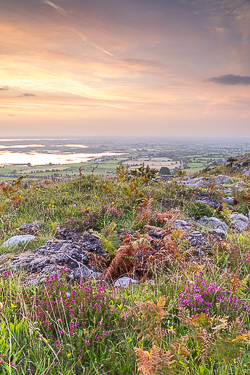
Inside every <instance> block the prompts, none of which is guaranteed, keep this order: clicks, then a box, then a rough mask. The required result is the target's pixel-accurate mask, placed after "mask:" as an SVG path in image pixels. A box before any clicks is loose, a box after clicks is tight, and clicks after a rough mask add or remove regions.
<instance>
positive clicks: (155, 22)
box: [0, 0, 250, 137]
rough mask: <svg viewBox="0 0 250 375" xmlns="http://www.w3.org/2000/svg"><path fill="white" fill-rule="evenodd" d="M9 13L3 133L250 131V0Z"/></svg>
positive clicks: (78, 2) (4, 6) (1, 40)
mask: <svg viewBox="0 0 250 375" xmlns="http://www.w3.org/2000/svg"><path fill="white" fill-rule="evenodd" d="M0 9H1V12H0V59H1V61H0V134H1V136H2V137H3V136H26V137H27V136H28V137H31V136H50V135H51V136H77V135H81V136H84V135H86V136H95V135H98V136H110V135H115V136H125V135H126V136H133V135H135V136H140V135H143V136H157V137H161V136H164V137H166V136H170V137H172V136H191V137H194V136H209V137H215V136H220V137H238V136H241V137H250V0H91V1H90V0H88V1H87V0H0Z"/></svg>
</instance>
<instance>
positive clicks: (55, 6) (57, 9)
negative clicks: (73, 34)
mask: <svg viewBox="0 0 250 375" xmlns="http://www.w3.org/2000/svg"><path fill="white" fill-rule="evenodd" d="M42 2H43V3H44V4H47V5H50V6H51V7H52V8H54V9H55V10H56V11H57V12H59V13H60V14H62V15H63V16H65V17H69V16H68V14H67V12H66V11H65V10H64V9H63V8H61V7H59V6H58V5H56V4H54V3H52V2H51V1H49V0H42Z"/></svg>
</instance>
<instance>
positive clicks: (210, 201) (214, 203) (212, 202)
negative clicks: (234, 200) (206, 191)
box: [195, 197, 223, 210]
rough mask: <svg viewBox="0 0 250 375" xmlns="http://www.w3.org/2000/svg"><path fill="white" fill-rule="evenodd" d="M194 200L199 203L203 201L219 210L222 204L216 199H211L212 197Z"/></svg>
mask: <svg viewBox="0 0 250 375" xmlns="http://www.w3.org/2000/svg"><path fill="white" fill-rule="evenodd" d="M195 202H200V203H204V204H207V205H208V206H210V207H212V208H214V209H216V210H217V209H219V210H222V208H223V206H222V204H221V203H220V202H219V201H217V199H213V198H208V197H207V198H200V199H196V200H195Z"/></svg>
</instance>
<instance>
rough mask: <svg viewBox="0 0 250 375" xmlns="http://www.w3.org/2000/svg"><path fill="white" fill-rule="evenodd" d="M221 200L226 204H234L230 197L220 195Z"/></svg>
mask: <svg viewBox="0 0 250 375" xmlns="http://www.w3.org/2000/svg"><path fill="white" fill-rule="evenodd" d="M221 200H222V202H225V203H226V204H229V205H230V206H233V205H234V204H235V199H234V198H232V197H225V198H224V197H222V198H221Z"/></svg>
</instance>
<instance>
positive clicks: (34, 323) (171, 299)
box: [0, 175, 250, 375]
mask: <svg viewBox="0 0 250 375" xmlns="http://www.w3.org/2000/svg"><path fill="white" fill-rule="evenodd" d="M15 189H16V188H15V187H13V189H12V191H9V196H8V197H7V196H4V195H3V194H1V196H0V207H1V222H0V238H1V243H3V241H4V240H6V239H7V238H9V237H10V236H11V235H16V234H19V229H18V228H19V226H20V225H21V224H24V223H27V222H32V221H34V220H40V221H42V223H43V224H44V228H43V229H41V230H40V232H39V233H38V234H37V239H36V241H35V242H33V243H29V244H28V245H25V246H19V247H18V248H15V249H11V250H10V251H9V253H8V254H6V255H4V258H5V259H6V256H7V257H12V256H13V255H15V254H16V253H21V252H24V251H31V250H32V249H33V248H35V247H37V246H39V245H41V244H43V243H44V241H45V240H46V239H48V238H51V237H52V236H54V235H55V229H56V227H57V226H59V225H60V226H61V227H68V228H70V229H73V230H77V231H81V232H82V231H84V230H86V229H89V228H93V229H95V230H97V231H100V230H101V229H102V228H103V227H105V226H107V224H109V223H111V222H115V223H116V224H117V230H118V231H123V224H124V225H125V228H126V230H131V229H132V230H138V231H139V232H140V233H143V232H144V230H143V224H144V222H143V221H140V220H139V219H138V216H137V214H138V212H139V205H140V203H141V202H142V198H144V199H152V200H153V202H154V203H153V204H154V208H155V209H156V210H158V212H164V211H165V208H164V205H165V203H164V202H168V205H169V208H171V207H179V208H180V209H181V213H180V215H181V217H185V216H187V215H190V214H191V211H190V210H192V207H191V206H192V204H190V200H191V199H192V197H193V194H194V189H186V188H183V187H181V186H179V185H172V186H169V187H168V188H167V187H166V185H164V184H162V183H161V182H153V183H151V184H150V185H148V186H147V185H143V184H140V183H139V186H138V187H136V186H134V187H132V186H131V185H130V189H129V184H128V183H126V182H119V181H115V180H108V179H103V178H100V177H96V176H94V175H84V176H83V177H82V178H81V179H79V178H78V179H76V180H70V181H67V182H62V183H59V184H55V183H52V184H49V185H46V184H40V183H33V184H31V185H30V186H29V187H27V188H26V189H24V188H23V187H22V186H20V187H18V188H17V191H15ZM196 191H197V189H196ZM211 215H218V213H213V212H212V211H211ZM173 240H174V239H173ZM175 240H176V237H175ZM177 242H178V235H177ZM249 247H250V237H249V235H248V233H245V234H244V235H241V236H239V235H235V234H233V233H232V234H230V236H229V237H228V239H227V242H226V241H225V242H224V243H223V244H221V245H220V246H218V247H216V248H214V249H213V251H212V252H210V253H208V254H206V255H205V256H204V258H202V259H200V261H198V262H197V260H196V263H192V262H191V263H190V262H186V261H185V259H184V258H185V257H183V256H182V255H183V254H182V253H181V252H180V256H179V257H177V258H171V261H170V262H167V263H166V264H165V267H164V268H163V269H162V270H161V271H159V269H158V272H157V273H154V271H153V273H154V278H155V281H156V283H155V285H151V284H150V283H148V282H145V283H141V284H139V285H135V286H131V287H130V288H128V289H125V290H124V289H122V290H120V289H119V290H115V289H114V288H112V286H111V285H105V286H104V285H103V286H102V287H100V286H97V284H95V283H89V284H88V285H84V286H70V285H68V284H67V283H65V282H64V281H62V282H61V281H58V280H57V279H56V280H51V281H49V283H48V284H47V286H46V287H42V286H41V287H39V288H32V287H24V286H23V284H22V282H21V281H22V277H23V276H22V275H20V276H17V275H15V274H13V275H12V274H10V275H9V274H4V275H3V276H2V277H1V278H0V284H1V286H0V288H1V292H0V301H1V305H0V308H1V311H0V354H1V357H0V369H1V371H0V373H1V374H28V373H33V374H36V375H41V374H58V375H59V374H65V375H66V374H89V375H90V374H117V375H120V374H129V375H131V374H137V373H138V370H137V366H136V355H135V351H134V349H133V348H134V347H137V348H139V347H141V346H142V345H143V348H144V350H150V348H152V339H154V340H155V344H156V345H157V347H161V348H162V350H164V351H165V352H167V351H168V350H171V353H172V354H173V355H174V357H173V358H172V360H174V361H175V363H172V365H171V367H173V369H174V370H173V371H175V373H176V374H190V375H191V374H192V375H194V374H197V375H198V374H200V375H202V374H206V375H208V374H222V375H226V374H248V373H249V362H250V355H249V353H248V349H247V348H248V342H247V340H248V333H247V332H248V331H249V329H250V322H249V312H248V308H250V299H249V286H250V285H249V282H248V275H249V273H250V266H249V262H248V260H249ZM1 252H2V254H5V253H6V249H4V248H1ZM187 259H188V258H187ZM158 268H159V267H158ZM63 274H64V273H63ZM202 277H203V278H204V280H203V279H201V278H202ZM190 283H191V284H190ZM212 283H216V287H215V288H214V289H215V290H213V289H212V287H211V284H212ZM190 285H191V287H190ZM192 285H193V286H195V288H193V287H192ZM187 288H190V290H189V291H188V292H189V294H190V295H189V296H188V295H187V294H185V293H187V291H185V289H187ZM209 288H210V289H209ZM219 288H220V290H219ZM208 289H209V290H210V292H206V291H207V290H208ZM218 290H219V291H218ZM61 292H63V293H61ZM66 292H67V293H69V294H70V296H69V297H67V296H66ZM182 293H184V294H185V296H184V297H182ZM204 293H205V294H204ZM230 293H231V294H230ZM197 294H200V296H201V298H203V302H201V300H200V299H199V298H198V299H197V298H196V296H197ZM224 296H225V299H224V300H223V299H221V298H222V297H224ZM230 296H233V297H232V298H233V299H235V301H234V302H233V301H232V298H231V297H230ZM160 298H165V301H164V304H165V307H166V310H167V315H164V313H162V315H161V312H162V311H163V310H162V309H161V308H160V307H159V308H158V310H157V309H154V308H153V305H152V302H154V303H157V301H159V299H160ZM181 298H182V299H183V300H186V301H189V302H185V303H184V304H185V308H186V310H184V311H183V314H184V315H183V316H184V318H183V317H182V318H177V315H178V307H179V304H180V299H181ZM230 298H231V299H230ZM136 301H141V302H143V303H147V301H148V302H149V304H148V305H147V306H146V310H145V311H144V310H143V306H144V305H136V303H135V302H136ZM150 301H151V302H150ZM240 301H243V302H242V303H241V302H240ZM199 303H200V304H201V305H199ZM69 306H70V308H69ZM126 306H129V307H131V308H133V309H134V311H133V313H132V314H131V316H128V308H127V307H126ZM237 306H239V308H238V307H237ZM195 307H196V308H197V310H196V311H194V308H195ZM201 308H206V309H208V310H209V312H208V315H209V317H210V318H207V317H206V316H201V315H200V316H199V317H198V318H193V321H192V320H191V321H190V320H188V316H189V315H190V314H191V315H192V314H193V315H195V314H196V313H198V312H200V311H199V309H201ZM139 310H140V311H139ZM156 311H158V315H157V313H156ZM136 314H139V315H138V317H136ZM221 316H227V317H228V320H229V322H228V324H227V323H225V321H224V323H223V322H222V321H217V323H216V319H217V320H218V319H219V317H221ZM157 317H158V318H157ZM237 317H238V318H239V320H240V321H241V324H244V325H243V326H239V325H237V324H238V323H237V320H236V318H237ZM138 318H142V320H141V323H140V321H139V320H138ZM157 319H158V321H159V324H157ZM209 319H210V320H209ZM211 319H213V321H212V320H211ZM138 322H139V324H138ZM235 322H236V323H235ZM223 324H224V325H223ZM136 325H137V329H135V326H136ZM215 326H217V328H216V329H211V327H215ZM219 326H220V327H219ZM147 329H149V331H147ZM164 329H167V330H168V331H167V332H165V333H163V330H164ZM140 331H141V332H142V333H143V334H142V336H141V337H139V338H138V337H137V335H138V334H139V333H140ZM174 332H175V333H174ZM214 332H216V334H214ZM145 333H149V336H145ZM244 335H245V336H244ZM157 336H158V338H157ZM182 338H183V341H182ZM245 340H246V341H245ZM176 345H177V346H176ZM174 348H175V349H174ZM176 348H177V349H176ZM160 358H161V359H162V358H164V356H163V354H162V353H161V355H160ZM158 360H159V358H158ZM166 360H167V359H166ZM143 362H144V363H145V358H144V360H143ZM171 371H172V370H171ZM171 371H170V369H167V368H165V369H164V368H163V369H162V370H160V371H159V372H158V373H162V374H169V373H174V372H171ZM151 373H152V374H155V373H157V372H156V371H154V370H153V369H152V372H151Z"/></svg>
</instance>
